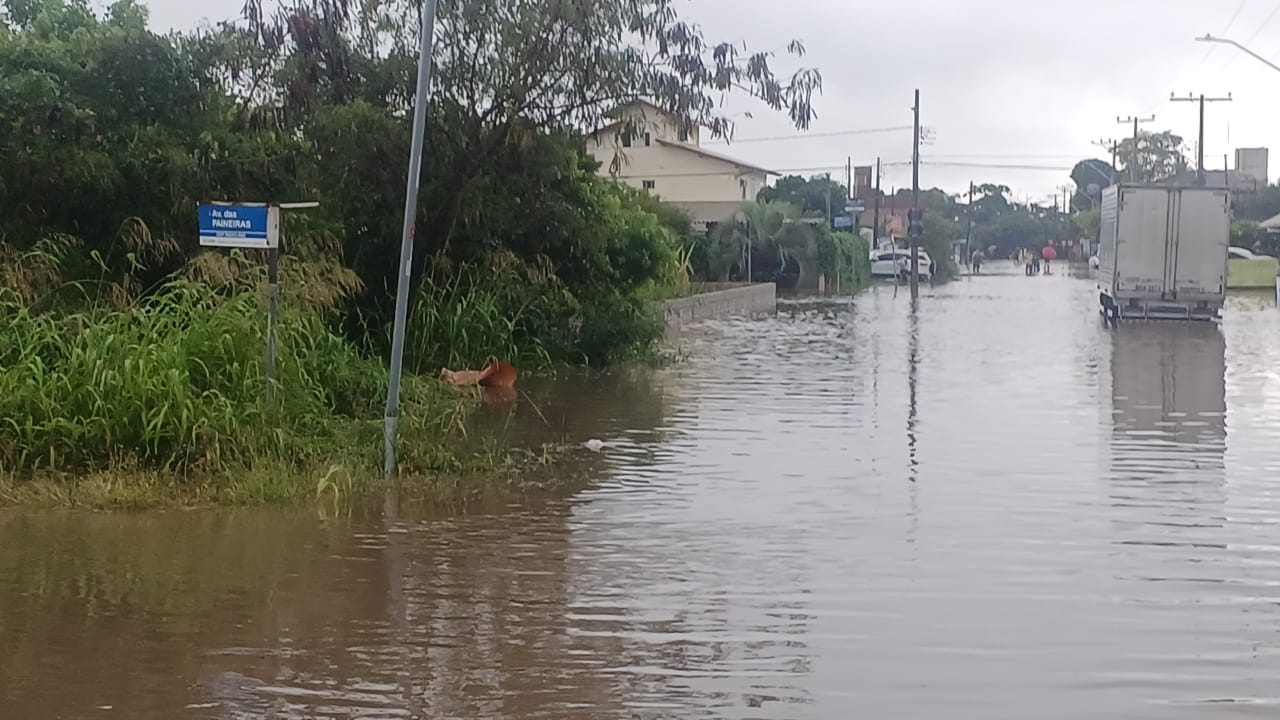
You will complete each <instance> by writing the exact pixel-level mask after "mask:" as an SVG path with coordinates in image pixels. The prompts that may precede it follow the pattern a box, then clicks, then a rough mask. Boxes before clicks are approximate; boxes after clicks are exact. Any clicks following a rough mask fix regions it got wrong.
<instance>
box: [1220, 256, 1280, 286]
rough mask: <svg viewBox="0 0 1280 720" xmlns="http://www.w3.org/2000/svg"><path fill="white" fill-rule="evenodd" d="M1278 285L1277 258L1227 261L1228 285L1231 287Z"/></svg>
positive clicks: (1233, 259)
mask: <svg viewBox="0 0 1280 720" xmlns="http://www.w3.org/2000/svg"><path fill="white" fill-rule="evenodd" d="M1275 286H1276V259H1275V258H1271V257H1264V258H1256V259H1253V260H1247V259H1245V258H1231V259H1230V260H1228V261H1227V287H1228V288H1230V289H1246V288H1254V289H1260V288H1273V287H1275Z"/></svg>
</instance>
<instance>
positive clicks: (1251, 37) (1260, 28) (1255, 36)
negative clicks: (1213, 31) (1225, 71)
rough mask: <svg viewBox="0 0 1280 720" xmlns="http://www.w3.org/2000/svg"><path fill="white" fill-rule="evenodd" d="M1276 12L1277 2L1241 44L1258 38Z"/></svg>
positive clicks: (1279, 5) (1277, 8)
mask: <svg viewBox="0 0 1280 720" xmlns="http://www.w3.org/2000/svg"><path fill="white" fill-rule="evenodd" d="M1277 13H1280V4H1277V5H1276V6H1275V8H1274V9H1272V11H1271V14H1270V15H1268V16H1267V19H1266V20H1263V21H1262V24H1261V25H1259V26H1258V29H1257V30H1254V31H1253V34H1252V35H1250V36H1249V39H1248V40H1245V41H1244V43H1243V44H1244V45H1248V44H1249V43H1251V42H1253V41H1254V40H1256V39H1258V36H1259V35H1261V34H1262V31H1263V30H1264V29H1266V27H1267V25H1270V24H1271V21H1272V20H1274V19H1275V17H1276V14H1277ZM1224 34H1225V33H1224ZM1235 57H1236V56H1234V55H1233V56H1232V59H1234V58H1235Z"/></svg>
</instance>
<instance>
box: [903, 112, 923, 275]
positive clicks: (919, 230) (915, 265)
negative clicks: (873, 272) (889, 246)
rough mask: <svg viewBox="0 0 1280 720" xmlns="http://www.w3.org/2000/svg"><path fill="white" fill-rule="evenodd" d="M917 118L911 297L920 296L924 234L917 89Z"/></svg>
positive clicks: (910, 233)
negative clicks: (919, 249) (919, 246)
mask: <svg viewBox="0 0 1280 720" xmlns="http://www.w3.org/2000/svg"><path fill="white" fill-rule="evenodd" d="M911 112H912V115H913V116H914V118H915V122H914V123H913V124H914V125H915V132H914V133H913V137H912V143H911V215H912V217H911V222H910V223H909V224H908V228H909V229H908V232H907V237H908V238H909V239H910V251H909V252H910V253H911V299H912V300H913V301H914V300H916V299H917V298H919V297H920V258H919V257H918V256H917V255H916V243H917V242H918V241H919V240H920V236H921V235H922V234H923V230H924V227H923V225H922V224H921V218H920V90H919V89H917V90H916V102H915V105H914V106H912V108H911Z"/></svg>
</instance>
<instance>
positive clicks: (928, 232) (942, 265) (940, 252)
mask: <svg viewBox="0 0 1280 720" xmlns="http://www.w3.org/2000/svg"><path fill="white" fill-rule="evenodd" d="M962 237H964V232H963V231H962V230H961V229H960V224H959V223H957V222H956V221H955V220H953V219H951V218H950V217H947V216H945V215H942V214H940V213H931V212H926V213H925V214H924V248H925V252H927V253H929V257H930V259H932V260H933V267H934V270H933V279H934V282H946V281H947V280H951V279H952V278H954V277H956V276H957V275H959V274H960V270H959V268H958V267H956V260H955V257H954V255H955V251H954V250H953V249H952V245H951V243H952V241H953V240H956V239H958V238H962Z"/></svg>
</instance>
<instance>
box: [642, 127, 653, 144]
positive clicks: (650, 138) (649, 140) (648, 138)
mask: <svg viewBox="0 0 1280 720" xmlns="http://www.w3.org/2000/svg"><path fill="white" fill-rule="evenodd" d="M652 140H653V138H652V137H651V136H650V135H649V132H648V131H647V130H646V131H645V134H644V146H645V147H649V143H650V142H651V141H652Z"/></svg>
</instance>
